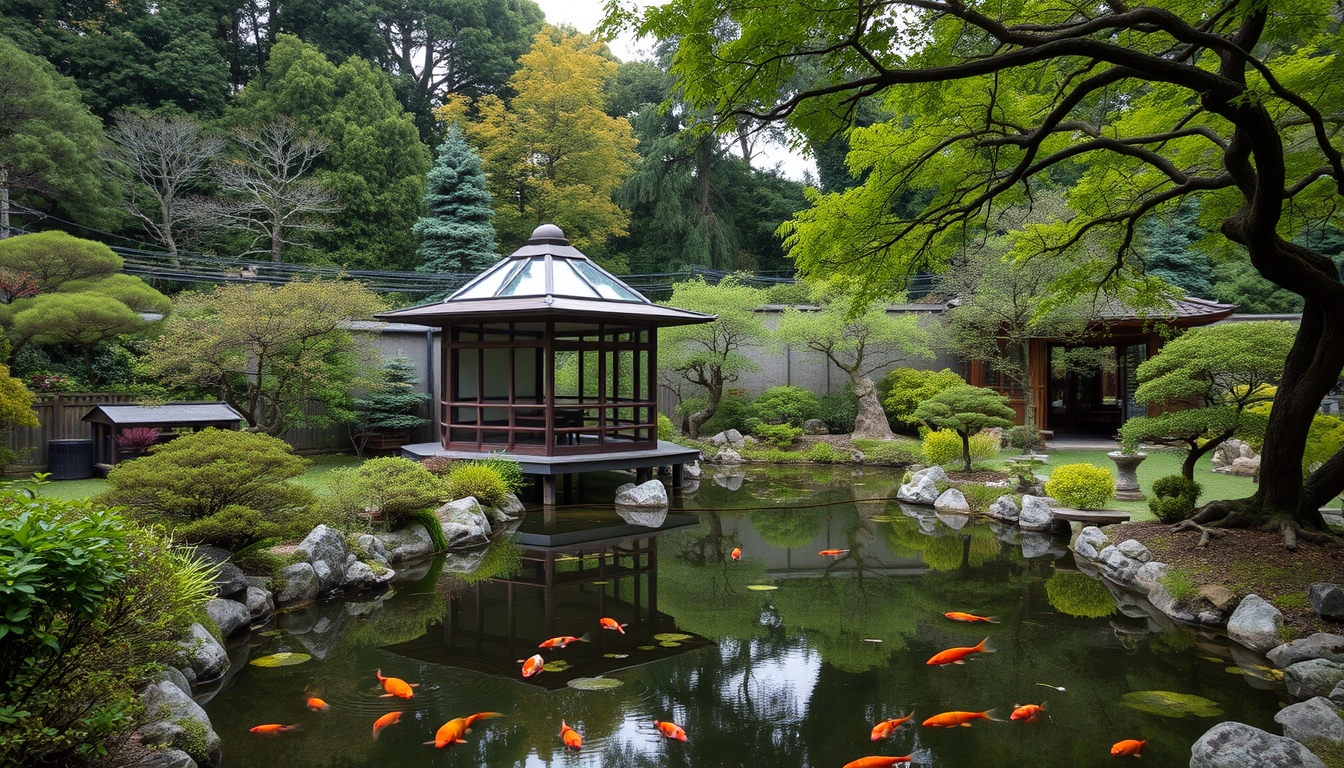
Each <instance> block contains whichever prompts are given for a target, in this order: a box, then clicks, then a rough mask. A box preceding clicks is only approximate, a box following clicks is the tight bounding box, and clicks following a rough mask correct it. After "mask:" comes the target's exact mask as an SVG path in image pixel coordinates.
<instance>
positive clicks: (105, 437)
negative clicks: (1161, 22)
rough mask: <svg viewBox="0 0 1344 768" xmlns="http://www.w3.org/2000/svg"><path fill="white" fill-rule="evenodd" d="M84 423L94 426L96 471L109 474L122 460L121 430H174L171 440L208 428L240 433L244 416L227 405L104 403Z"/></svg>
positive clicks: (90, 413) (94, 463) (169, 436)
mask: <svg viewBox="0 0 1344 768" xmlns="http://www.w3.org/2000/svg"><path fill="white" fill-rule="evenodd" d="M83 420H84V421H87V422H89V424H91V425H92V426H93V467H94V469H95V470H97V471H98V472H99V473H100V474H107V470H109V469H111V468H112V467H113V466H115V465H116V463H117V462H118V461H120V460H121V458H122V457H121V455H120V453H119V450H118V447H117V437H118V436H119V435H120V434H121V432H122V430H125V429H130V428H131V427H146V428H151V429H158V430H160V431H165V430H171V432H166V433H165V435H164V437H167V439H170V440H171V439H172V438H173V437H176V436H177V435H178V434H181V433H182V432H183V431H192V432H194V431H196V430H198V429H205V428H207V427H217V428H219V429H237V428H238V425H239V424H241V423H242V421H243V415H242V414H241V413H238V412H237V411H235V410H234V409H233V408H232V407H231V406H229V405H226V404H224V403H167V404H165V405H136V404H134V403H129V404H125V403H124V404H118V405H113V404H110V403H104V404H103V405H99V406H95V407H94V409H93V410H91V411H89V412H88V413H87V414H85V415H84V419H83ZM162 440H163V438H160V441H161V442H162Z"/></svg>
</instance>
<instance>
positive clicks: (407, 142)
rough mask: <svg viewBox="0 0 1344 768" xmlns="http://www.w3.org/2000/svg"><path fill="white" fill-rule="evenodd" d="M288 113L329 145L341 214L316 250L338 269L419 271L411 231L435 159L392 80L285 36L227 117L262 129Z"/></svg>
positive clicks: (321, 169)
mask: <svg viewBox="0 0 1344 768" xmlns="http://www.w3.org/2000/svg"><path fill="white" fill-rule="evenodd" d="M280 115H283V116H285V117H287V118H289V119H291V120H293V121H294V123H295V124H296V126H297V128H298V130H299V132H300V133H301V134H306V133H308V132H313V133H316V134H317V135H318V136H320V137H322V138H323V139H325V140H326V141H327V142H330V145H329V146H328V148H327V150H326V152H325V153H324V154H323V156H322V158H321V160H320V161H319V163H318V164H317V165H316V166H315V176H316V178H317V179H318V180H319V181H320V182H321V183H322V184H323V185H324V186H325V187H327V188H328V189H330V190H332V191H333V192H334V193H335V195H336V200H337V203H338V204H339V206H340V209H341V214H340V216H338V217H335V218H334V220H333V223H334V226H333V227H332V228H331V230H330V231H329V232H327V233H320V234H318V235H317V236H316V237H315V243H316V245H318V246H319V248H320V249H321V250H322V251H323V253H324V258H326V259H329V260H330V262H331V263H335V264H343V265H349V266H352V267H361V268H365V269H399V270H409V269H412V268H413V267H414V266H415V252H416V240H415V236H414V235H413V234H412V233H411V227H412V226H413V225H414V224H415V222H416V219H417V218H418V217H419V216H420V211H421V198H422V197H423V196H424V193H425V187H424V184H425V174H426V172H428V171H429V167H430V152H429V150H428V148H427V147H425V145H424V144H422V143H421V142H420V134H419V131H418V130H417V129H416V126H415V122H414V120H413V119H412V117H411V115H409V114H407V113H406V112H405V111H404V110H403V109H402V107H401V104H400V103H398V101H397V99H396V96H395V94H394V93H393V90H392V81H391V80H390V79H389V77H388V76H387V75H386V74H385V73H383V72H380V71H378V70H376V69H374V67H373V65H372V64H371V63H369V62H368V61H365V60H361V59H357V58H348V59H345V60H344V61H342V62H341V63H340V64H334V63H332V62H331V61H329V60H328V59H327V57H325V56H323V55H322V53H321V51H319V50H318V49H317V48H316V47H314V46H312V45H309V44H307V43H305V42H303V41H301V40H299V38H297V37H294V36H292V35H285V34H282V35H278V36H277V37H276V40H275V45H274V46H272V48H271V52H270V59H269V60H268V61H267V66H266V72H265V74H264V76H263V77H262V78H261V79H260V81H259V82H254V83H252V84H251V85H249V86H248V87H247V88H246V89H244V90H243V92H242V93H241V94H240V95H239V96H238V98H237V100H236V101H235V103H234V105H233V106H232V107H231V108H230V110H229V115H228V118H229V122H230V123H231V124H232V125H235V126H244V127H248V128H252V129H256V128H258V127H260V126H262V125H263V124H265V123H270V122H273V121H275V120H276V118H277V116H280Z"/></svg>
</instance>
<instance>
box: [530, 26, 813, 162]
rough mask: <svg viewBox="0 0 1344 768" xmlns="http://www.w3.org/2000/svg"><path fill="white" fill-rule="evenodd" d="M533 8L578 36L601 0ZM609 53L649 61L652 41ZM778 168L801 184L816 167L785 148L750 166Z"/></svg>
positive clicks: (626, 38)
mask: <svg viewBox="0 0 1344 768" xmlns="http://www.w3.org/2000/svg"><path fill="white" fill-rule="evenodd" d="M536 3H537V5H539V6H541V10H542V11H543V12H544V13H545V14H546V20H547V21H549V22H552V23H563V24H569V25H571V26H573V27H574V28H575V29H578V30H579V31H580V32H592V31H593V30H594V29H596V28H597V25H598V23H599V22H600V21H602V13H603V10H602V6H603V3H602V0H536ZM608 45H609V46H610V47H611V52H612V53H614V54H616V57H617V58H619V59H620V60H621V61H634V60H636V59H644V58H651V55H650V53H649V51H650V50H651V49H652V47H653V45H652V41H650V40H643V41H636V40H635V37H634V35H630V34H626V35H623V36H622V37H621V38H619V39H617V40H612V41H610V42H609V43H608ZM776 163H778V164H779V165H780V168H781V170H783V172H784V175H785V176H787V177H788V178H790V179H793V180H795V181H802V180H803V172H804V171H805V170H812V171H813V173H814V174H815V172H816V165H815V164H814V163H813V162H812V160H811V159H809V158H807V157H804V156H802V155H800V154H797V153H793V152H790V151H789V150H788V149H787V148H786V147H780V146H773V145H772V146H762V147H761V152H760V156H759V157H757V158H756V160H755V162H754V163H753V164H754V165H755V166H756V167H757V168H770V167H772V166H774V165H775V164H776Z"/></svg>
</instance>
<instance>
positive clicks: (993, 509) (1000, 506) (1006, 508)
mask: <svg viewBox="0 0 1344 768" xmlns="http://www.w3.org/2000/svg"><path fill="white" fill-rule="evenodd" d="M1018 512H1019V511H1018V509H1017V502H1016V501H1013V497H1012V496H1000V497H999V498H997V499H995V500H994V503H993V504H990V505H989V516H990V517H992V518H994V519H996V520H1012V521H1016V520H1017V516H1018Z"/></svg>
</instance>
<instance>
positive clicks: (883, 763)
mask: <svg viewBox="0 0 1344 768" xmlns="http://www.w3.org/2000/svg"><path fill="white" fill-rule="evenodd" d="M846 552H848V550H843V549H827V550H822V551H821V552H819V553H817V554H819V555H823V556H836V555H843V554H844V553H846ZM741 557H742V550H741V549H740V548H734V549H733V552H732V559H733V560H734V561H738V560H740V559H741ZM943 616H945V617H946V618H948V619H951V620H952V621H960V622H966V623H984V624H997V623H998V620H997V619H995V618H994V617H992V616H976V615H974V614H970V613H964V612H961V611H949V612H947V613H944V614H943ZM598 624H599V626H600V627H601V628H602V629H606V630H610V631H613V632H620V633H621V634H625V628H626V627H627V626H629V625H628V624H621V623H619V622H617V621H616V620H615V619H612V618H608V617H602V618H601V619H599V620H598ZM586 642H590V635H589V634H584V635H583V636H582V637H575V636H573V635H562V636H560V637H552V638H550V639H549V640H545V641H543V642H542V643H541V644H540V645H538V646H537V647H538V648H542V649H563V648H565V647H566V646H568V645H569V644H570V643H586ZM993 652H994V649H993V648H992V647H990V645H989V638H988V637H986V638H985V639H984V640H981V641H980V642H979V643H977V644H976V645H973V646H967V647H962V648H948V649H947V650H945V651H940V652H938V653H936V654H934V655H933V657H932V658H930V659H929V660H928V662H927V664H928V666H931V667H941V666H944V665H948V664H965V663H966V659H967V658H968V657H970V656H972V655H973V654H977V653H993ZM519 663H520V664H522V665H523V666H522V676H523V677H524V678H528V677H532V676H533V675H537V674H541V672H542V671H544V667H545V664H546V662H545V660H544V659H543V658H542V656H541V654H539V653H538V654H535V655H533V656H531V657H529V658H527V659H519ZM374 674H375V676H376V677H377V679H378V683H379V684H380V685H381V686H382V688H383V691H384V693H383V694H382V698H398V699H413V698H415V691H414V689H415V688H416V687H417V686H419V683H408V682H406V681H405V680H402V679H401V678H398V677H386V676H384V675H383V671H382V670H381V669H380V670H377V671H376V672H375V673H374ZM1038 685H1046V687H1049V688H1056V686H1051V685H1047V684H1045V683H1038ZM1057 690H1061V691H1062V690H1063V688H1057ZM307 704H308V709H310V710H312V711H314V712H323V711H327V710H329V709H330V708H331V705H329V704H328V703H327V702H325V701H323V700H322V699H320V698H317V697H309V699H308V702H307ZM994 714H995V710H993V709H989V710H985V711H984V712H962V711H952V712H943V713H940V714H937V715H934V716H933V717H930V718H928V719H926V720H924V721H923V723H922V725H923V726H924V727H925V728H958V727H960V728H969V727H970V726H971V724H972V723H973V722H975V721H977V720H986V721H989V722H1003V721H1002V720H1001V719H999V718H997V717H995V716H994ZM401 715H402V713H401V711H400V710H397V711H392V712H388V713H387V714H385V715H383V716H382V717H379V718H378V719H377V720H375V721H374V723H373V738H374V739H377V738H378V735H379V733H380V732H381V731H382V730H383V729H385V728H387V727H389V726H392V725H396V724H397V723H399V722H401ZM503 716H504V715H503V713H500V712H477V713H476V714H473V715H467V716H465V717H456V718H453V719H452V720H449V721H448V722H446V723H444V724H443V726H442V727H440V728H439V730H438V731H436V732H435V734H434V739H433V740H432V741H426V742H424V743H425V744H426V745H432V746H433V747H434V748H435V749H444V748H445V747H447V746H449V745H451V744H466V743H467V741H466V739H465V738H463V737H464V736H466V735H467V734H468V733H471V727H472V725H474V724H475V723H477V722H478V721H481V720H488V719H491V718H496V717H503ZM914 716H915V715H914V713H913V712H911V713H910V714H908V715H905V716H904V717H897V718H893V719H890V720H883V721H881V722H879V723H877V724H876V725H874V726H873V728H872V731H871V732H870V737H871V740H872V741H882V740H884V739H887V738H889V737H891V735H892V734H894V733H895V732H896V731H897V729H898V728H900V727H901V726H903V725H905V724H906V723H909V722H912V720H913V718H914ZM1046 716H1047V715H1046V712H1045V704H1044V703H1042V704H1014V705H1013V711H1012V714H1011V715H1009V717H1008V720H1009V721H1010V722H1019V723H1035V722H1037V721H1039V720H1040V719H1041V718H1042V717H1046ZM653 726H654V728H656V729H657V731H658V733H659V734H660V735H662V736H663V737H665V738H667V739H670V740H675V741H681V742H686V741H688V738H687V735H686V730H685V729H684V728H682V727H681V726H680V725H677V724H676V723H673V722H669V721H665V720H654V721H653ZM249 730H250V731H251V732H252V733H255V734H260V735H265V736H275V735H278V734H281V733H289V732H293V731H299V730H302V726H301V725H299V724H297V723H295V724H291V725H284V724H280V723H265V724H263V725H258V726H254V727H252V728H250V729H249ZM556 737H557V738H559V739H560V741H561V743H563V744H564V746H565V748H567V749H572V750H574V751H576V752H577V751H578V750H580V749H582V748H583V736H582V735H581V734H580V733H579V732H578V731H576V730H575V729H574V728H573V727H572V726H570V725H569V724H568V723H566V722H565V721H564V720H561V721H560V731H559V733H558V734H556ZM1147 743H1148V741H1147V739H1124V740H1122V741H1118V742H1116V743H1115V744H1114V745H1113V746H1112V747H1111V754H1112V755H1115V756H1125V757H1140V756H1141V755H1140V752H1141V751H1142V750H1143V748H1144V746H1145V745H1146V744H1147ZM914 762H915V759H914V755H913V754H910V755H869V756H867V757H860V758H858V759H856V760H852V761H850V762H848V763H846V764H845V765H844V768H886V767H887V766H893V765H899V764H907V765H909V764H914Z"/></svg>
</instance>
